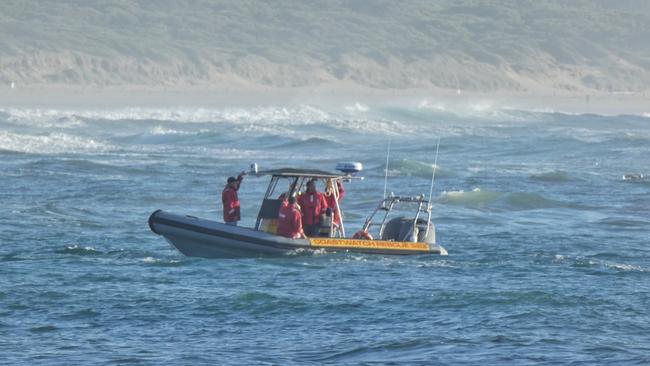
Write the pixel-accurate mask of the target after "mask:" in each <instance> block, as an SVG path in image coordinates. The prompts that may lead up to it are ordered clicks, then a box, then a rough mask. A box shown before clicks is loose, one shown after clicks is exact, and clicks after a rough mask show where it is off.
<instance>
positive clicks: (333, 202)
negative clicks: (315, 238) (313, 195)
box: [325, 181, 345, 226]
mask: <svg viewBox="0 0 650 366" xmlns="http://www.w3.org/2000/svg"><path fill="white" fill-rule="evenodd" d="M336 187H337V190H338V192H339V194H338V197H336V195H335V194H334V187H333V186H329V185H328V189H327V190H326V192H325V201H327V207H328V208H329V209H331V211H332V215H333V218H334V225H337V226H338V225H340V224H341V216H340V215H339V213H340V211H341V210H340V209H339V210H337V209H336V208H337V207H338V205H339V202H341V200H342V199H343V196H345V188H343V183H341V181H336ZM328 215H329V212H328Z"/></svg>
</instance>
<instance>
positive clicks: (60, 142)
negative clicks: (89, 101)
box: [0, 131, 112, 154]
mask: <svg viewBox="0 0 650 366" xmlns="http://www.w3.org/2000/svg"><path fill="white" fill-rule="evenodd" d="M111 148H112V146H111V145H109V144H107V143H104V142H102V141H99V140H96V139H92V138H84V137H79V136H73V135H69V134H65V133H50V134H47V135H22V134H16V133H11V132H7V131H0V150H8V151H15V152H22V153H36V154H62V153H79V152H85V153H92V152H104V151H106V150H109V149H111Z"/></svg>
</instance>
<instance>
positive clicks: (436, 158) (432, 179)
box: [429, 135, 440, 207]
mask: <svg viewBox="0 0 650 366" xmlns="http://www.w3.org/2000/svg"><path fill="white" fill-rule="evenodd" d="M439 148H440V135H438V144H436V157H435V159H434V161H433V174H432V175H431V188H430V189H429V207H431V196H432V195H433V182H434V181H435V179H436V169H437V168H438V149H439Z"/></svg>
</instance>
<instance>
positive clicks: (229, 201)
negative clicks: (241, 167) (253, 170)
mask: <svg viewBox="0 0 650 366" xmlns="http://www.w3.org/2000/svg"><path fill="white" fill-rule="evenodd" d="M244 175H246V172H241V173H239V175H238V176H237V178H235V177H228V183H227V184H226V186H225V187H224V188H223V192H221V202H222V203H223V221H224V222H225V223H226V224H227V225H233V226H237V221H239V220H240V219H241V217H240V213H239V207H240V203H239V197H237V191H238V190H239V186H240V185H241V182H242V180H243V179H244Z"/></svg>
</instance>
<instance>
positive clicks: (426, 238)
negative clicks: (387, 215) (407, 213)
mask: <svg viewBox="0 0 650 366" xmlns="http://www.w3.org/2000/svg"><path fill="white" fill-rule="evenodd" d="M425 233H426V235H425ZM381 239H382V240H395V241H412V242H419V243H427V244H435V243H436V229H435V227H434V226H433V224H432V223H429V232H428V233H427V221H426V220H423V219H418V221H417V224H416V225H415V228H414V227H413V219H412V218H409V217H404V216H400V217H395V218H393V219H391V220H390V221H388V222H387V223H386V225H385V226H384V231H383V232H382V235H381Z"/></svg>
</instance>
